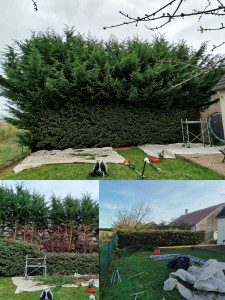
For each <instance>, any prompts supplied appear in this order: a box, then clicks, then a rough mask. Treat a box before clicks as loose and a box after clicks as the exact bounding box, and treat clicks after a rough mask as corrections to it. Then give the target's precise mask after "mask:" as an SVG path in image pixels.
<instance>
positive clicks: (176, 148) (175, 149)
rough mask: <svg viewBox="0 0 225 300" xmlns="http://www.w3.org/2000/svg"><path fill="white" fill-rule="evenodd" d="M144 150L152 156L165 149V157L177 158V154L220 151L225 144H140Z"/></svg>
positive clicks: (156, 155) (157, 155)
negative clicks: (189, 145)
mask: <svg viewBox="0 0 225 300" xmlns="http://www.w3.org/2000/svg"><path fill="white" fill-rule="evenodd" d="M138 147H139V148H140V149H141V150H142V151H144V152H145V153H146V154H148V155H150V156H155V157H159V153H161V152H162V151H164V158H175V155H176V154H213V153H217V154H218V153H220V152H219V150H223V149H224V146H219V147H218V146H217V147H210V146H205V147H204V145H203V144H197V143H196V144H192V145H191V147H190V148H187V147H183V146H182V143H177V144H169V145H151V144H146V145H141V146H138Z"/></svg>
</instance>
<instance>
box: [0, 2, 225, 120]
mask: <svg viewBox="0 0 225 300" xmlns="http://www.w3.org/2000/svg"><path fill="white" fill-rule="evenodd" d="M167 2H168V0H151V1H149V0H138V1H137V0H82V1H81V0H47V1H46V0H37V4H38V12H35V11H34V9H33V5H32V1H31V0H20V1H18V0H8V1H1V4H0V9H1V18H0V28H1V35H0V51H4V48H5V45H11V44H12V43H13V40H23V39H25V38H29V37H30V31H45V30H46V29H47V28H52V29H54V30H55V31H56V32H58V33H62V29H63V28H64V27H65V24H66V25H68V26H74V27H75V28H76V29H77V31H79V32H80V33H82V34H87V33H89V32H90V33H91V34H92V35H94V36H96V37H97V38H99V39H102V38H103V39H108V38H109V37H110V36H111V35H115V36H116V37H117V38H118V39H120V40H121V39H125V38H127V37H133V36H134V35H138V36H139V37H140V38H143V39H149V40H151V39H152V36H153V34H156V33H157V32H156V31H154V32H152V31H150V30H148V29H146V28H145V26H144V24H143V23H142V24H140V25H139V26H138V27H136V26H135V25H129V26H122V27H118V28H113V29H108V30H103V29H102V28H103V27H104V26H109V25H115V24H118V23H121V22H123V21H126V19H125V18H124V17H123V16H121V15H120V14H119V13H118V12H119V11H120V10H121V11H123V12H125V13H128V14H130V15H132V16H137V15H138V16H143V15H144V14H145V13H148V12H151V11H152V10H154V9H157V8H158V7H159V6H162V5H164V4H165V3H167ZM196 2H197V5H200V4H201V3H203V5H206V4H207V1H206V0H201V1H195V0H188V1H186V2H185V5H184V9H182V11H191V10H192V8H193V7H194V6H196ZM211 2H212V3H217V4H218V2H217V1H216V0H212V1H211ZM171 9H172V8H171ZM215 22H216V23H215ZM221 22H222V19H220V18H219V17H217V18H216V19H215V18H214V17H207V18H203V19H202V20H201V24H202V25H206V26H208V27H209V26H212V27H217V25H218V24H220V23H221ZM199 25H200V23H198V18H196V17H195V18H189V19H185V20H175V21H174V22H172V23H171V24H169V25H168V26H167V27H165V28H163V29H161V30H160V32H161V33H165V36H166V38H167V39H168V40H169V41H177V40H178V39H185V40H187V42H188V44H189V45H192V46H193V47H195V48H197V47H199V46H200V44H201V43H202V42H203V41H206V40H209V41H210V42H209V50H210V49H211V48H212V45H213V44H219V43H221V42H222V41H223V40H224V31H215V32H213V33H212V32H208V33H204V34H200V33H199V32H198V31H197V28H199ZM224 49H225V46H224V47H221V48H219V49H218V51H217V52H218V53H219V52H220V53H222V52H223V51H224ZM4 109H5V100H4V99H3V98H0V116H5V115H6V112H5V111H4Z"/></svg>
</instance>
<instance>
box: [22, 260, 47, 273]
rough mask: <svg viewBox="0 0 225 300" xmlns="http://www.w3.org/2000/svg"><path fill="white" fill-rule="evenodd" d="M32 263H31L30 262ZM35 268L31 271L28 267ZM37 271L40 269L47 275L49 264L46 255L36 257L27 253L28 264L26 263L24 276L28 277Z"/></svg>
mask: <svg viewBox="0 0 225 300" xmlns="http://www.w3.org/2000/svg"><path fill="white" fill-rule="evenodd" d="M29 263H30V264H29ZM29 268H31V269H32V268H33V269H34V270H33V271H31V272H30V273H29V271H28V269H29ZM35 271H39V272H41V273H42V274H43V276H44V275H47V264H46V256H43V257H41V258H34V257H28V255H26V265H25V271H24V277H25V278H27V277H28V276H30V275H31V274H33V273H34V272H35Z"/></svg>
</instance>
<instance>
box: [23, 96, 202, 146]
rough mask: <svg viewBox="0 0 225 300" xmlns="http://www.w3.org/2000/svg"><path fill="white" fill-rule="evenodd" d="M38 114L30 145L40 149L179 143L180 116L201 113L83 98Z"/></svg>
mask: <svg viewBox="0 0 225 300" xmlns="http://www.w3.org/2000/svg"><path fill="white" fill-rule="evenodd" d="M103 106H104V107H103ZM36 118H37V120H36V121H35V123H36V124H37V126H36V127H35V128H34V127H31V128H30V134H31V136H32V139H30V140H29V145H28V146H29V147H30V148H31V149H35V150H38V149H65V148H70V147H71V148H85V147H104V146H111V147H122V146H135V145H140V144H145V143H152V144H154V143H155V144H164V143H165V144H166V143H177V142H181V141H182V133H181V125H180V119H181V118H187V119H193V120H198V119H199V118H200V115H199V112H198V110H193V109H189V110H185V109H181V108H173V109H171V108H170V109H168V110H160V109H154V110H152V108H151V107H150V106H148V105H144V106H143V105H140V104H133V105H132V106H131V105H125V104H123V103H118V104H117V105H115V104H113V103H111V104H110V103H95V105H93V104H89V103H87V102H83V103H77V105H76V107H75V106H74V107H73V106H69V105H68V106H66V108H63V107H62V108H61V110H60V113H59V112H58V111H53V110H45V111H43V112H42V113H41V114H38V115H37V116H36ZM40 128H42V130H40ZM198 129H199V128H198Z"/></svg>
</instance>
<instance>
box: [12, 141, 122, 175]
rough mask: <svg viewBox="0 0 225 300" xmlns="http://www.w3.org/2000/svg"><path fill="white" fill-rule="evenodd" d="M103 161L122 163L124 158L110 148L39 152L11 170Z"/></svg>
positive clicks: (16, 171) (19, 170)
mask: <svg viewBox="0 0 225 300" xmlns="http://www.w3.org/2000/svg"><path fill="white" fill-rule="evenodd" d="M97 160H98V161H101V160H103V161H104V162H105V163H115V164H119V163H123V162H124V160H125V158H124V157H123V156H121V155H119V154H118V153H117V152H116V151H114V150H113V148H112V147H104V148H87V149H72V148H70V149H66V150H52V151H48V150H40V151H37V152H34V153H32V154H31V155H30V156H28V157H27V158H25V159H24V160H23V161H22V163H21V164H19V165H17V166H16V167H15V168H14V169H13V170H14V172H15V173H18V172H21V171H23V170H26V169H30V168H35V167H40V166H43V165H49V164H71V163H92V164H93V163H95V162H96V161H97Z"/></svg>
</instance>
